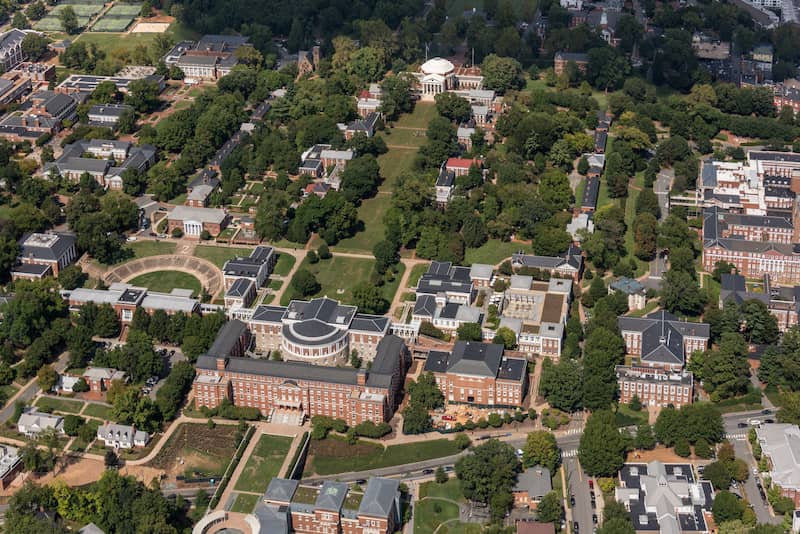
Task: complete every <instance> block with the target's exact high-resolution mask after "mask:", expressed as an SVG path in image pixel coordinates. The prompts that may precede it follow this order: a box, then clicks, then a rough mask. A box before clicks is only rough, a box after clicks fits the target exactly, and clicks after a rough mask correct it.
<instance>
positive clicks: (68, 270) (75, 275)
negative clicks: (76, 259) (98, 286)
mask: <svg viewBox="0 0 800 534" xmlns="http://www.w3.org/2000/svg"><path fill="white" fill-rule="evenodd" d="M85 280H86V275H85V274H84V272H83V271H82V270H81V268H80V266H79V265H75V264H73V265H68V266H66V267H64V268H63V269H61V270H60V271H59V272H58V282H59V283H60V284H61V287H62V288H64V289H68V290H72V289H75V288H76V287H79V286H81V285H83V282H84V281H85Z"/></svg>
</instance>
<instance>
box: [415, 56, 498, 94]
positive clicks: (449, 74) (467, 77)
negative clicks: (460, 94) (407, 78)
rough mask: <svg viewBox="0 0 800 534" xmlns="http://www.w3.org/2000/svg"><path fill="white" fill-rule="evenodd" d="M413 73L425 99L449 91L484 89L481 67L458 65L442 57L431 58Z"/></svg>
mask: <svg viewBox="0 0 800 534" xmlns="http://www.w3.org/2000/svg"><path fill="white" fill-rule="evenodd" d="M413 75H414V77H415V78H416V79H417V86H418V88H419V90H420V92H421V95H422V99H423V100H433V98H434V97H435V96H436V95H438V94H440V93H445V92H449V91H452V92H455V91H464V92H465V93H466V92H468V91H469V90H470V89H483V76H481V72H480V69H479V68H477V67H471V68H464V67H457V66H456V65H453V63H451V62H450V61H448V60H446V59H444V58H440V57H435V58H433V59H429V60H428V61H426V62H425V63H423V64H422V66H421V67H420V68H419V71H418V72H415V73H413ZM465 96H466V94H465Z"/></svg>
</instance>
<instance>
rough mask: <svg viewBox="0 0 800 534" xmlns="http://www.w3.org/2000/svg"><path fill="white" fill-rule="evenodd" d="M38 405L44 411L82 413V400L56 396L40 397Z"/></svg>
mask: <svg viewBox="0 0 800 534" xmlns="http://www.w3.org/2000/svg"><path fill="white" fill-rule="evenodd" d="M36 407H37V408H39V409H40V410H42V411H43V412H48V413H49V412H62V413H80V411H81V408H83V402H82V401H76V400H68V399H57V398H55V397H39V400H37V401H36Z"/></svg>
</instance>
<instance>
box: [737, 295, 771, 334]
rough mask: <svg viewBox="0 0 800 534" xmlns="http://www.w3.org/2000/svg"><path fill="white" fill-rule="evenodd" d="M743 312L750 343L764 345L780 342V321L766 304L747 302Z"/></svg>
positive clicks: (755, 301) (743, 305)
mask: <svg viewBox="0 0 800 534" xmlns="http://www.w3.org/2000/svg"><path fill="white" fill-rule="evenodd" d="M741 311H742V319H743V321H744V332H745V336H746V337H747V340H748V341H749V342H751V343H756V344H759V345H764V344H772V343H775V342H776V341H777V340H778V336H779V335H780V332H779V330H778V321H777V319H776V318H775V316H774V315H772V313H770V311H769V308H767V305H766V304H764V302H762V301H760V300H756V299H751V300H747V301H745V302H744V303H743V304H742V307H741Z"/></svg>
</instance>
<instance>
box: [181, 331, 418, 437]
mask: <svg viewBox="0 0 800 534" xmlns="http://www.w3.org/2000/svg"><path fill="white" fill-rule="evenodd" d="M231 322H233V321H231ZM214 345H215V346H212V348H211V350H209V352H208V353H207V354H205V355H203V356H200V358H198V360H197V365H196V367H197V377H196V378H195V381H194V399H195V403H196V405H197V406H198V407H201V406H207V407H208V408H215V407H216V406H219V404H220V403H221V402H222V400H223V399H228V400H230V401H231V402H232V403H233V404H234V405H235V406H246V407H251V408H258V409H259V410H260V411H261V413H262V414H264V415H265V416H270V415H273V414H276V413H283V414H288V415H291V416H293V417H296V418H297V420H299V421H302V420H303V418H305V417H306V416H308V417H313V416H315V415H326V416H329V417H335V418H339V419H344V420H345V421H346V422H347V424H348V425H351V426H352V425H357V424H359V423H361V422H364V421H373V422H376V423H379V422H383V421H388V420H389V419H390V418H391V416H392V415H393V414H394V412H395V410H396V409H397V406H398V404H399V401H400V391H401V389H402V385H403V378H404V377H405V372H406V369H407V368H408V363H409V352H408V349H407V348H406V346H405V344H404V343H403V340H402V339H400V338H398V337H396V336H393V335H389V336H386V337H385V338H383V339H382V340H381V342H380V343H379V344H378V349H377V354H376V356H375V359H374V360H373V362H372V365H371V367H370V368H369V370H366V369H354V368H346V367H323V366H318V365H311V364H308V363H301V362H288V361H274V360H267V359H255V358H248V357H236V356H232V355H231V354H230V353H227V352H226V350H224V349H225V347H223V346H222V345H220V346H219V347H218V348H219V349H222V350H217V348H216V345H217V342H215V343H214Z"/></svg>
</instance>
